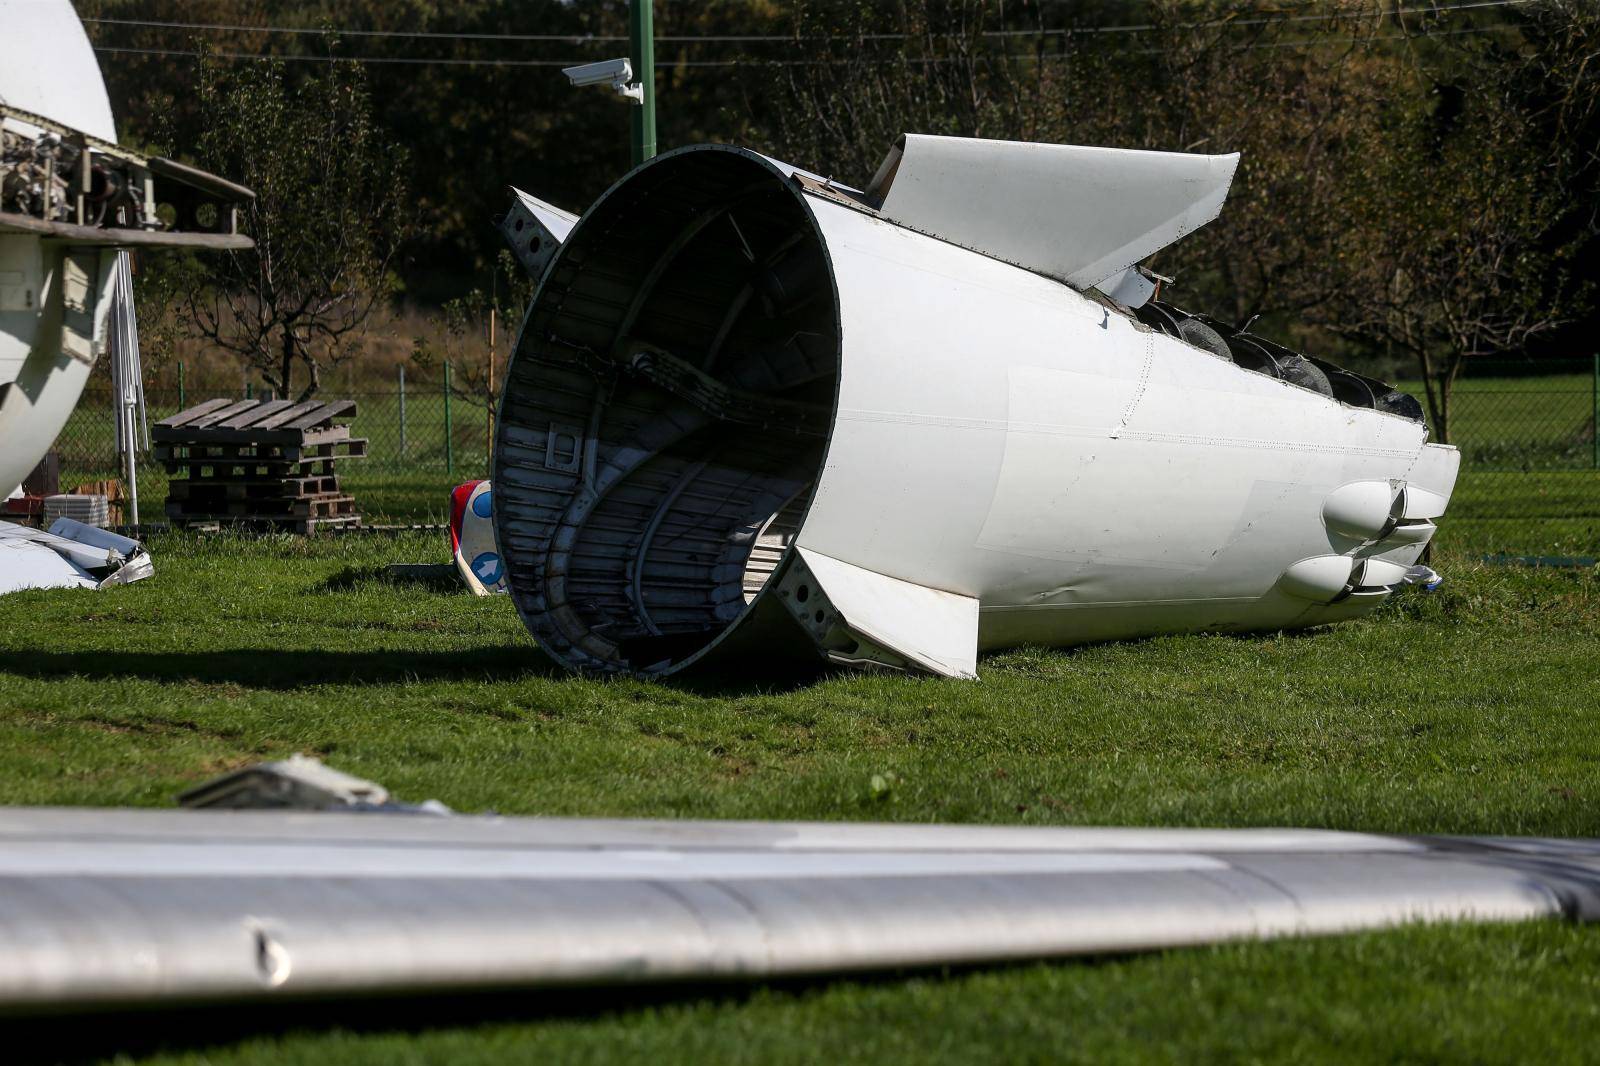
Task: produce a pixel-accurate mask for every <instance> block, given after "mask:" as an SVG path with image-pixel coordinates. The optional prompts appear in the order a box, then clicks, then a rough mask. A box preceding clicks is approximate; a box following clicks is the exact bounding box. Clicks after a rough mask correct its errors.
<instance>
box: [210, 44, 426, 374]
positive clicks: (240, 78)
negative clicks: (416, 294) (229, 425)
mask: <svg viewBox="0 0 1600 1066" xmlns="http://www.w3.org/2000/svg"><path fill="white" fill-rule="evenodd" d="M331 45H332V42H330V47H331ZM198 84H199V93H198V95H199V102H200V111H201V116H202V122H203V129H202V132H201V134H200V136H199V141H198V144H197V146H196V155H197V156H198V157H199V162H200V165H201V166H204V167H206V168H207V169H209V170H212V171H214V172H216V173H219V174H227V175H229V176H230V177H231V178H233V179H234V180H237V181H239V182H240V183H242V184H244V185H248V186H249V187H250V188H252V189H253V190H255V193H256V199H255V201H254V202H253V203H252V204H251V205H250V206H249V207H248V208H247V209H246V210H245V211H244V212H243V216H244V217H243V218H242V226H243V229H244V230H245V232H247V233H248V234H249V235H250V236H251V237H252V238H254V240H255V247H254V248H253V249H251V250H249V251H243V252H233V253H229V255H228V256H227V258H226V259H225V260H223V261H221V262H219V263H214V264H210V266H211V269H210V270H209V271H206V272H201V271H200V270H198V269H191V270H190V271H189V272H188V274H187V276H188V279H189V284H188V285H187V287H186V289H187V291H186V297H185V306H186V308H187V310H188V312H189V314H190V316H191V319H192V323H193V327H194V329H195V330H196V331H197V332H198V333H199V334H200V335H201V336H202V337H204V338H206V339H207V340H209V341H211V342H212V343H214V344H216V345H217V346H218V347H220V348H223V349H225V350H226V351H229V352H231V353H233V354H235V355H237V356H238V357H239V358H240V359H241V360H243V361H244V362H246V363H247V364H248V365H250V366H252V367H254V368H255V369H256V370H258V371H259V372H260V373H261V376H262V379H263V381H265V383H266V384H267V385H269V386H271V387H272V388H274V389H276V390H277V391H278V393H279V394H280V395H282V396H285V397H287V396H290V395H293V394H295V388H296V384H297V382H300V384H299V386H298V388H299V392H298V395H299V398H301V399H305V398H306V397H309V396H312V395H314V394H315V393H316V392H317V389H318V388H319V387H320V385H321V380H322V371H323V369H324V368H326V367H330V366H335V365H338V364H340V363H342V362H344V361H345V360H347V359H348V358H350V357H351V356H352V355H353V354H355V353H356V352H357V351H358V350H359V347H358V343H357V342H358V341H359V340H360V337H361V333H362V331H363V327H364V326H365V324H366V321H367V317H368V316H369V315H370V314H371V312H372V310H373V308H374V307H375V306H376V305H377V304H378V302H379V301H381V300H382V299H384V298H385V297H387V296H389V295H391V294H392V293H393V292H395V291H396V288H397V282H396V281H395V278H394V275H393V274H392V273H391V270H390V266H391V263H392V262H393V260H394V257H395V253H396V250H397V249H398V248H399V247H400V245H401V243H402V242H403V241H404V240H405V239H406V237H407V236H408V234H409V233H410V231H411V222H412V219H411V212H410V206H409V198H408V195H407V192H406V183H405V175H406V156H405V152H404V151H403V150H402V149H401V148H400V147H399V146H397V145H395V144H392V143H390V142H388V141H387V140H386V139H385V137H384V135H383V132H382V131H381V130H380V129H379V128H378V127H377V126H376V125H375V124H374V122H373V120H372V115H371V107H370V104H369V100H368V95H367V90H366V84H365V76H364V74H363V73H362V70H361V67H360V66H359V65H357V64H354V63H348V62H340V61H333V62H329V63H327V64H326V65H325V66H322V67H321V69H319V70H317V71H316V72H315V73H313V74H312V75H311V76H310V77H307V78H305V79H304V80H302V81H300V82H299V83H298V84H295V85H290V84H289V82H288V81H287V80H286V78H285V75H284V70H283V67H282V65H281V64H279V63H277V62H261V63H255V64H244V65H240V66H235V67H232V68H229V69H227V70H224V69H223V67H222V65H221V64H220V63H218V62H217V61H215V60H210V59H202V61H201V64H200V70H199V78H198Z"/></svg>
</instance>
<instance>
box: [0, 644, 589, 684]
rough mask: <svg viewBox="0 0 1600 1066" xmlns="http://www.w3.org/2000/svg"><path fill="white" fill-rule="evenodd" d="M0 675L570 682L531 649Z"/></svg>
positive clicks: (26, 659)
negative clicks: (547, 679) (562, 679)
mask: <svg viewBox="0 0 1600 1066" xmlns="http://www.w3.org/2000/svg"><path fill="white" fill-rule="evenodd" d="M0 673H11V674H17V675H20V676H22V677H37V678H47V679H48V678H64V677H86V678H93V679H96V680H119V681H120V680H129V679H136V680H142V681H197V682H200V683H202V684H208V685H225V684H234V685H243V686H245V687H247V688H260V689H298V688H308V687H310V686H312V685H364V684H379V685H381V684H399V683H403V682H407V681H438V680H464V681H512V680H516V679H519V678H527V677H570V676H572V675H570V674H568V673H567V671H565V670H563V669H561V668H560V667H558V666H556V665H555V664H554V663H552V662H550V660H549V659H547V658H545V657H544V656H543V655H541V654H540V653H539V651H538V650H537V649H535V648H532V647H529V646H527V645H509V646H506V647H501V648H474V649H472V650H470V651H421V652H419V651H412V650H409V649H407V650H400V649H396V650H394V651H305V650H277V649H264V648H233V649H226V650H222V651H206V652H167V653H153V652H116V651H81V652H50V651H26V652H15V651H12V652H0Z"/></svg>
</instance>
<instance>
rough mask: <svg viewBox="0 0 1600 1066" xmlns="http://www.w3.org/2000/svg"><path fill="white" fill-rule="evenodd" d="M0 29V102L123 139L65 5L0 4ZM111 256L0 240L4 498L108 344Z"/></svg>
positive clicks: (23, 239)
mask: <svg viewBox="0 0 1600 1066" xmlns="http://www.w3.org/2000/svg"><path fill="white" fill-rule="evenodd" d="M0 28H3V30H0V101H3V102H4V103H6V104H8V105H10V106H12V107H17V108H21V109H23V110H26V111H32V112H34V113H35V114H39V115H44V116H45V117H47V118H50V119H54V120H55V121H57V122H60V123H62V124H64V125H67V126H71V127H73V128H74V129H78V130H82V131H83V132H85V133H88V134H91V135H93V136H96V137H100V138H103V139H105V140H108V141H115V140H116V137H117V132H116V127H115V125H114V123H113V122H112V118H111V104H110V101H109V100H108V99H107V97H106V87H105V82H104V81H103V80H102V78H101V76H100V66H99V63H98V61H97V60H96V59H95V55H94V49H93V48H92V47H90V44H89V38H88V36H87V35H86V34H85V33H84V29H83V25H82V23H80V22H79V21H78V16H77V14H76V13H75V12H74V11H73V8H72V5H71V4H70V3H68V2H67V0H0ZM18 128H19V129H24V130H28V129H31V127H28V126H26V125H19V126H18ZM114 259H115V254H114V253H113V252H111V251H110V250H97V249H79V250H76V251H75V252H74V251H72V250H69V249H68V248H67V247H65V246H64V245H62V244H59V243H56V242H53V241H44V240H42V239H41V238H40V237H38V236H34V235H31V234H15V233H6V234H0V497H4V496H6V495H8V494H10V493H11V492H12V491H13V490H14V489H15V488H16V487H17V486H18V485H19V484H21V482H22V479H23V478H24V477H26V476H27V474H28V472H29V471H30V470H32V469H33V467H34V466H35V465H36V464H37V463H38V462H39V460H40V459H41V458H42V457H43V456H44V453H45V452H46V451H47V450H49V448H50V445H51V444H52V443H53V442H54V441H55V439H56V435H57V434H59V433H60V432H61V428H62V427H63V426H64V425H66V421H67V418H68V416H69V415H71V413H72V409H73V407H75V406H76V405H77V402H78V397H79V396H80V395H82V393H83V386H84V383H85V382H86V381H87V380H88V377H89V370H90V369H91V367H92V366H93V365H94V361H95V359H96V358H98V356H99V354H100V348H101V346H103V344H104V341H105V336H106V324H107V314H108V312H109V310H110V307H111V285H112V264H113V260H114ZM72 260H76V262H77V264H78V265H77V266H76V267H75V266H73V265H72V263H71V261H72ZM64 304H65V312H66V314H68V315H69V316H70V315H72V314H73V313H74V307H77V308H79V309H82V310H85V311H86V312H87V317H88V319H89V322H88V323H87V328H86V329H85V330H84V331H83V332H84V334H85V336H86V337H87V338H88V350H87V351H83V352H80V353H78V354H77V355H72V354H68V353H66V352H64V351H63V350H62V343H61V341H62V331H63V323H62V315H63V305H64ZM8 385H9V386H10V387H9V388H7V387H6V386H8Z"/></svg>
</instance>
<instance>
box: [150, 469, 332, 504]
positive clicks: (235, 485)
mask: <svg viewBox="0 0 1600 1066" xmlns="http://www.w3.org/2000/svg"><path fill="white" fill-rule="evenodd" d="M338 491H339V479H338V478H337V477H334V476H333V475H331V474H328V475H323V476H318V477H287V478H273V477H268V478H261V479H256V478H230V479H228V480H226V481H221V480H198V479H197V480H189V481H174V482H172V483H171V484H170V485H169V486H168V488H167V499H168V500H183V501H200V500H262V499H293V498H298V497H306V496H318V495H321V494H323V493H329V492H333V493H336V492H338Z"/></svg>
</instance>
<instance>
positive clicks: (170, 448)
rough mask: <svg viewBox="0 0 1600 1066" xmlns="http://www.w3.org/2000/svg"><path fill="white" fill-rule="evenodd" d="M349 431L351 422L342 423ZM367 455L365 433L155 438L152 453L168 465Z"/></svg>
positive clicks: (271, 462) (292, 462) (261, 462)
mask: <svg viewBox="0 0 1600 1066" xmlns="http://www.w3.org/2000/svg"><path fill="white" fill-rule="evenodd" d="M338 428H339V429H340V430H341V431H343V432H344V433H346V434H348V433H349V428H350V427H348V426H340V427H338ZM366 455H367V439H366V438H365V437H350V436H344V437H337V438H333V439H329V438H326V437H325V438H322V439H316V440H311V441H308V442H306V443H303V444H267V445H262V444H179V443H162V444H157V443H154V442H152V443H151V445H150V456H151V458H153V459H157V460H159V461H160V462H162V463H164V464H167V465H169V466H170V465H185V464H188V465H192V464H194V463H211V462H215V463H219V464H239V463H253V464H255V465H258V466H266V465H278V466H297V465H301V464H304V463H314V462H317V461H318V460H320V459H364V458H366Z"/></svg>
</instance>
